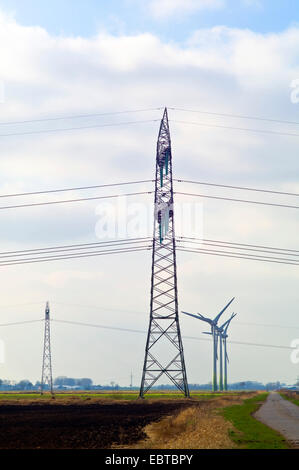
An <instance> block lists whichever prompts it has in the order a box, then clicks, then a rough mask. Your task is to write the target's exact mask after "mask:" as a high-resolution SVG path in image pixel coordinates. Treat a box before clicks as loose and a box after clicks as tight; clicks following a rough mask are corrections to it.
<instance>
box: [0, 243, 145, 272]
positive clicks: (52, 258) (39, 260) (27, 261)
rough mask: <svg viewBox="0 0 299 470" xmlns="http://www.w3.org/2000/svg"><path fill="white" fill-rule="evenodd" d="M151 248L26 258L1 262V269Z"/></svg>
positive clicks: (142, 247) (142, 249)
mask: <svg viewBox="0 0 299 470" xmlns="http://www.w3.org/2000/svg"><path fill="white" fill-rule="evenodd" d="M150 249H151V247H150V246H146V245H144V246H140V247H137V248H133V247H132V248H128V249H118V250H116V249H115V250H112V249H110V250H102V251H95V252H89V253H84V254H71V255H67V256H61V255H60V256H59V255H57V256H48V257H44V258H42V257H35V258H25V259H19V260H11V261H9V262H1V261H0V267H2V266H15V265H20V264H31V263H44V262H48V261H61V260H67V259H75V258H89V257H93V256H103V255H112V254H122V253H135V252H139V251H148V250H150Z"/></svg>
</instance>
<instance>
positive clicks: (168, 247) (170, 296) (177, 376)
mask: <svg viewBox="0 0 299 470" xmlns="http://www.w3.org/2000/svg"><path fill="white" fill-rule="evenodd" d="M163 375H165V376H167V377H168V379H170V381H171V382H172V383H173V384H174V385H175V386H176V387H177V388H178V389H179V390H180V391H181V392H183V393H184V395H185V396H186V397H189V388H188V382H187V375H186V367H185V360H184V351H183V344H182V338H181V331H180V325H179V317H178V291H177V270H176V241H175V232H174V205H173V180H172V154H171V140H170V132H169V123H168V114H167V109H166V108H165V110H164V114H163V118H162V121H161V125H160V130H159V137H158V142H157V155H156V178H155V211H154V234H153V254H152V277H151V303H150V322H149V329H148V336H147V342H146V348H145V359H144V366H143V373H142V380H141V387H140V397H142V398H143V397H144V394H145V393H146V392H148V391H149V390H150V388H151V387H152V386H153V385H154V384H155V383H156V382H157V381H158V380H159V379H160V378H161V377H162V376H163Z"/></svg>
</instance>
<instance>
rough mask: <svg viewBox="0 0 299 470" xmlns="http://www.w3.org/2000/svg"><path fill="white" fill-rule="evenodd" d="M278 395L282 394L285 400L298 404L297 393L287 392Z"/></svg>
mask: <svg viewBox="0 0 299 470" xmlns="http://www.w3.org/2000/svg"><path fill="white" fill-rule="evenodd" d="M280 395H281V396H282V398H285V399H286V400H289V401H291V402H292V403H294V404H295V405H297V406H299V396H298V394H296V395H295V394H294V395H293V394H287V393H283V392H282V393H280ZM296 396H297V397H298V398H295V397H296Z"/></svg>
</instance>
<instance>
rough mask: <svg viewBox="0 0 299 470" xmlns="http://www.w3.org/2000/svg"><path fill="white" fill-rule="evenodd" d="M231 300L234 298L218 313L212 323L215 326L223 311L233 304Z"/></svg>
mask: <svg viewBox="0 0 299 470" xmlns="http://www.w3.org/2000/svg"><path fill="white" fill-rule="evenodd" d="M233 300H235V297H233V298H232V299H231V300H230V301H229V302H228V304H227V305H226V306H225V307H224V308H223V309H222V310H221V312H220V313H218V315H217V316H216V317H215V319H214V323H216V324H217V322H218V320H219V318H220V317H221V315H222V314H223V313H224V312H225V310H226V309H227V308H228V307H229V306H230V304H231V303H232V302H233Z"/></svg>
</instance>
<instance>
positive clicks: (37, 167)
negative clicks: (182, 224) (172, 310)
mask: <svg viewBox="0 0 299 470" xmlns="http://www.w3.org/2000/svg"><path fill="white" fill-rule="evenodd" d="M0 21H1V29H0V55H1V62H0V79H3V80H4V82H5V90H6V100H5V103H2V104H0V122H2V121H7V120H19V119H28V118H29V119H30V118H31V117H33V118H34V117H40V116H41V117H46V116H51V115H52V116H53V115H69V114H72V113H79V114H81V113H82V112H83V113H85V112H105V111H111V110H125V109H138V108H143V107H144V108H148V107H157V106H162V105H164V104H167V105H168V106H181V107H186V108H187V109H188V108H190V109H199V110H202V111H212V112H213V111H215V112H218V111H219V112H223V113H235V114H248V115H260V116H266V117H267V116H269V117H278V118H285V119H290V120H297V118H296V115H297V113H298V109H299V108H298V105H295V104H292V103H291V100H290V92H291V90H290V87H289V84H290V83H291V81H292V80H294V79H296V78H298V77H299V64H298V54H297V52H298V42H299V29H298V28H291V29H288V30H286V31H284V32H281V33H277V34H257V33H254V32H252V31H249V30H239V29H232V28H225V27H217V28H212V29H206V30H200V31H197V32H195V33H194V34H193V35H192V37H190V38H189V41H188V42H186V43H185V44H176V43H167V42H164V41H162V40H161V39H160V38H159V37H157V36H155V35H153V34H148V33H144V34H139V35H131V36H130V35H127V36H125V35H122V36H114V35H111V34H104V33H101V34H99V35H97V36H96V37H94V38H90V39H85V38H80V37H77V38H69V37H62V36H61V37H54V36H51V35H50V34H49V33H47V32H46V31H45V30H44V29H42V28H33V27H31V28H29V27H23V26H21V25H20V24H18V23H17V22H15V21H14V20H12V19H7V18H5V17H4V16H1V17H0ZM160 116H161V112H160V111H157V112H148V113H140V114H136V115H134V114H132V115H122V116H121V117H120V116H114V117H111V116H110V117H109V116H104V117H102V118H88V119H81V120H69V121H65V122H63V123H59V122H56V123H52V124H50V123H48V124H47V125H46V124H37V123H35V124H27V125H25V124H24V125H14V126H1V127H0V134H1V133H4V132H5V133H9V132H12V133H13V132H20V131H22V130H23V131H30V130H32V129H37V130H38V129H43V128H45V127H46V126H49V127H52V128H54V127H56V126H61V127H69V126H70V127H72V126H75V127H76V126H78V125H94V124H102V123H107V122H110V123H113V122H120V121H135V120H139V119H159V118H160ZM170 118H171V123H170V126H171V132H172V142H173V155H174V161H175V175H176V176H177V177H185V176H186V177H192V178H193V179H198V180H203V181H205V180H206V181H212V182H221V183H222V182H223V183H225V184H234V183H237V184H238V185H240V184H244V185H247V186H258V187H264V186H267V187H273V188H274V189H280V188H281V189H282V190H284V189H285V188H296V187H297V186H296V176H295V175H296V174H297V173H298V158H297V154H298V151H297V147H298V141H297V139H296V138H293V139H291V138H285V137H278V136H273V135H271V136H268V135H263V134H254V133H249V132H241V131H236V130H235V131H234V130H228V129H219V128H213V127H205V126H202V127H200V126H191V125H190V126H189V125H184V124H181V123H178V122H174V121H179V120H185V121H196V122H201V123H202V124H208V125H212V126H213V125H215V124H216V125H224V126H232V127H250V128H255V127H259V128H260V129H262V128H268V129H273V130H277V131H284V130H289V129H290V128H289V127H286V126H284V125H282V124H278V123H277V124H274V123H273V124H269V123H266V122H265V123H261V122H255V121H247V120H238V119H233V118H228V117H226V118H225V117H218V118H217V117H215V116H210V115H206V114H198V115H197V114H195V113H183V112H181V113H179V112H178V111H172V110H170ZM4 129H5V131H4ZM291 130H292V132H294V133H296V132H298V131H297V130H296V128H295V127H294V128H293V127H291ZM157 132H158V123H157V122H154V123H148V124H138V125H136V126H133V125H132V126H124V127H122V126H119V127H111V128H109V127H107V128H102V129H101V128H97V129H93V130H88V131H87V130H82V131H73V132H69V133H68V132H62V133H57V134H55V133H53V134H40V135H39V136H23V137H14V138H12V137H11V138H4V137H2V138H1V156H0V187H1V190H0V192H1V193H2V194H3V193H4V192H5V193H7V192H14V191H19V190H24V191H26V190H28V191H30V190H35V189H47V188H55V187H57V188H58V187H66V186H75V185H76V186H77V185H78V186H81V185H88V184H98V183H102V182H109V181H120V180H123V181H124V180H127V181H129V180H132V179H138V178H139V177H140V178H141V179H144V178H146V179H147V178H151V177H152V174H153V169H154V162H155V140H156V137H157ZM188 189H190V188H188ZM202 191H203V190H202ZM206 191H207V189H205V192H206ZM106 192H107V191H106ZM219 192H220V190H218V191H211V192H209V194H215V195H217V194H218V195H219ZM84 194H85V193H84ZM94 194H100V193H99V192H92V193H91V192H90V193H88V196H89V195H90V196H92V195H94ZM221 194H223V193H221ZM73 195H74V196H76V195H78V197H80V196H81V195H82V193H79V192H78V193H74V194H72V196H73ZM79 195H80V196H79ZM229 195H233V194H231V193H229ZM234 196H235V193H234ZM246 197H247V198H248V199H250V198H253V195H252V193H250V194H247V195H246ZM49 199H50V196H49ZM51 199H53V197H51ZM39 200H41V199H39ZM43 200H44V199H43ZM20 202H25V201H24V200H22V201H20ZM3 204H4V201H3ZM96 204H97V202H95V204H94V205H93V204H92V203H91V204H87V205H85V203H82V205H81V204H80V205H79V204H78V205H75V206H72V207H71V206H67V205H65V206H62V205H61V206H60V207H59V208H58V207H57V206H56V207H55V206H52V208H50V207H49V208H47V209H41V208H40V209H34V208H33V209H28V210H27V209H26V210H25V209H24V210H19V211H10V212H5V211H1V214H0V215H1V234H0V236H1V246H2V248H1V251H5V250H8V249H10V248H11V247H12V245H13V249H22V248H23V247H24V246H25V245H26V248H27V247H28V248H34V247H36V246H50V245H48V243H49V242H50V241H51V246H53V245H59V244H64V242H65V241H68V242H69V243H80V242H82V243H83V242H85V241H86V242H87V243H88V242H90V241H91V242H92V241H96V240H95V234H94V228H95V224H96V215H95V211H94V208H95V206H96ZM1 205H2V203H1ZM250 207H251V206H250ZM204 222H205V226H204V233H205V237H206V238H216V237H218V236H219V233H221V236H222V237H223V239H224V240H229V241H240V242H241V243H251V242H252V243H256V244H264V245H273V246H281V247H288V246H290V247H292V248H294V249H296V248H297V246H296V243H297V238H296V234H297V233H298V227H297V222H296V220H295V218H294V213H293V212H292V211H291V212H287V211H285V212H283V213H282V212H279V213H278V212H274V210H273V211H268V210H263V211H261V212H259V209H257V208H256V209H254V210H253V208H252V207H251V209H250V210H249V209H248V210H247V206H245V205H237V203H236V204H235V205H234V206H231V205H229V204H224V203H223V204H220V203H219V204H218V203H212V202H209V203H205V210H204ZM140 256H141V255H140ZM215 258H216V257H211V258H208V257H199V258H198V259H197V258H195V257H193V258H192V263H190V265H191V266H192V269H191V268H188V270H186V271H184V265H183V264H179V266H178V274H179V282H180V284H179V292H180V302H181V304H180V306H181V308H183V307H185V308H189V306H191V307H192V306H193V305H194V306H195V305H198V303H199V300H200V303H201V302H205V303H206V305H211V308H210V310H211V311H212V310H213V308H214V303H213V305H212V304H211V299H213V300H214V295H215V286H217V304H219V305H221V304H222V302H223V301H225V300H226V297H227V295H228V294H227V292H230V291H232V290H233V291H234V292H233V293H235V295H236V297H238V298H239V307H240V319H241V316H242V317H243V320H244V321H246V320H249V319H250V318H251V315H254V316H255V320H257V321H258V317H259V315H260V316H261V317H262V316H263V315H265V312H266V313H267V312H271V315H273V319H272V320H271V321H270V320H269V321H268V322H269V323H270V322H272V323H275V322H276V323H279V321H280V320H279V316H280V314H281V311H285V305H284V304H285V302H286V301H287V302H289V309H288V312H289V313H288V315H289V317H288V318H289V323H290V324H292V317H291V316H292V315H295V313H294V314H293V313H292V312H296V305H297V304H298V299H297V298H296V295H297V294H294V293H293V294H292V296H291V297H290V295H289V293H290V292H291V291H292V289H293V287H294V286H296V285H297V284H298V279H295V274H294V271H292V268H291V269H289V268H288V267H280V266H271V269H270V267H269V266H266V267H265V265H263V264H262V263H261V264H255V263H253V262H249V261H248V263H247V264H246V261H244V262H243V261H236V260H232V261H229V260H223V259H218V258H217V261H216V259H215ZM178 259H179V260H181V259H182V257H181V255H180V257H178ZM60 266H61V265H60V264H56V263H47V264H44V265H43V264H39V265H35V266H31V265H26V266H22V267H19V268H9V270H3V269H2V268H1V270H0V281H1V285H2V292H3V295H2V303H3V304H4V303H5V304H9V303H11V302H12V300H11V298H12V297H14V296H15V295H16V294H15V293H16V292H17V294H18V297H19V300H20V303H21V302H22V299H23V298H26V299H30V297H31V298H32V300H33V301H34V300H35V299H36V298H38V300H39V299H41V298H44V299H45V301H46V300H47V299H53V298H54V300H55V296H56V293H57V291H59V295H60V298H61V297H62V289H60V286H61V285H63V286H64V290H63V297H64V300H65V299H66V301H67V299H69V301H70V302H73V303H75V304H77V303H78V304H84V303H88V304H95V305H100V306H101V305H110V306H111V307H112V308H113V307H114V306H115V305H119V306H121V307H122V308H124V309H129V310H135V311H140V312H144V311H146V310H147V308H148V304H149V280H150V258H146V257H144V258H140V257H139V255H138V256H137V255H136V256H134V255H123V258H120V257H118V256H117V257H114V258H113V257H112V256H111V257H109V259H108V257H107V258H105V257H101V258H92V259H88V260H86V259H85V260H84V261H83V260H80V261H78V260H76V261H65V262H64V265H63V267H64V271H62V272H60V271H59V269H60ZM276 268H277V269H276ZM97 271H100V272H103V273H105V274H104V276H103V277H102V278H101V279H99V280H98V279H97V277H96V276H95V274H94V272H97ZM89 273H92V274H89ZM185 278H188V281H189V280H190V279H191V281H192V282H190V284H187V282H185V281H184V279H185ZM281 279H282V281H281V284H279V281H280V280H281ZM272 280H273V285H274V286H275V294H276V292H278V288H277V289H276V286H279V289H280V292H279V295H280V299H277V295H278V294H276V295H275V299H274V300H271V295H270V294H271V282H272ZM295 281H296V282H295ZM74 283H75V285H76V288H75V289H74V288H73V285H74ZM265 284H266V290H267V292H268V295H267V299H266V300H265V299H264V293H265V292H264V291H265ZM78 286H79V287H78ZM83 286H84V288H83ZM246 289H247V290H246ZM132 292H133V293H134V295H132ZM246 292H247V293H248V292H249V293H250V295H249V294H246ZM294 292H297V291H295V290H294ZM244 298H245V300H244ZM222 299H223V300H222ZM14 301H15V299H14ZM191 307H190V308H191ZM197 309H198V310H200V309H201V308H200V306H199V305H198V307H197ZM252 312H254V313H252ZM83 313H84V320H85V321H89V320H90V315H89V313H88V311H87V312H83ZM83 313H82V311H79V310H71V312H70V316H71V315H72V318H73V317H75V319H76V320H77V321H80V320H81V319H82V317H83ZM18 314H19V312H16V315H18ZM55 314H56V315H58V317H57V318H59V311H58V309H55ZM63 314H64V311H62V313H61V315H63ZM97 314H98V318H97V321H98V322H99V323H102V324H105V323H107V324H109V323H111V321H112V315H110V314H109V315H108V314H106V313H105V315H104V314H102V313H98V312H97ZM5 315H6V316H7V318H6V317H5ZM101 315H102V316H101ZM39 316H40V314H38V312H37V313H36V317H37V318H39ZM25 319H26V318H25ZM28 319H30V318H28ZM5 321H10V316H9V314H8V313H7V312H6V311H5V312H3V322H5ZM93 321H94V322H95V321H96V319H95V318H93ZM113 321H114V322H115V324H118V325H119V326H124V324H126V326H128V325H127V322H128V318H127V316H124V315H123V314H121V313H119V314H117V315H116V316H115V317H114V316H113ZM138 321H139V322H140V324H139V325H138V328H139V327H140V328H146V327H147V323H148V318H147V317H145V316H141V317H140V319H139V320H138ZM293 321H295V317H294V320H293ZM264 322H265V321H264ZM130 326H132V327H135V328H136V325H134V322H133V321H132V324H131V325H130ZM57 328H58V326H57ZM5 334H7V335H8V337H7V341H8V342H9V341H11V344H16V343H18V340H19V341H21V339H22V340H23V336H22V332H19V333H17V332H15V330H14V333H13V334H11V336H9V333H5ZM69 334H70V333H69ZM185 334H187V333H185ZM254 334H255V331H253V333H252V336H254ZM18 335H19V336H18ZM57 335H58V337H59V331H58V332H57ZM120 335H121V334H120ZM70 336H71V334H70ZM99 336H100V335H99ZM111 338H112V336H110V335H108V334H106V335H105V336H104V335H102V336H101V337H100V339H99V344H100V345H101V347H102V348H103V350H105V352H106V354H107V355H109V357H110V353H111V357H112V349H114V350H115V344H116V343H117V340H118V339H119V336H118V337H116V340H115V343H113V341H112V340H111ZM113 338H115V337H114V336H113ZM126 338H127V337H126ZM251 339H253V338H251ZM81 340H82V339H81ZM57 341H58V340H57ZM82 341H83V340H82ZM130 341H131V340H127V342H128V344H129V343H130ZM144 341H145V338H141V341H140V343H138V344H137V342H136V343H135V342H134V348H132V349H130V348H129V347H128V348H127V349H128V361H129V360H130V361H131V364H132V367H133V368H135V369H136V376H137V374H138V373H139V371H140V363H139V362H138V360H137V359H136V358H137V357H139V358H140V357H142V355H143V351H144ZM271 341H272V342H273V343H274V342H277V343H278V344H279V343H280V342H281V340H280V337H279V335H277V336H276V337H273V338H272V340H271ZM72 342H73V340H72V338H71V339H70V341H69V343H68V345H67V346H68V347H69V346H70V343H72ZM20 344H21V343H20ZM61 344H62V345H61V351H62V354H61V357H63V352H64V351H65V350H64V349H63V348H64V347H65V346H63V344H64V343H63V340H61ZM136 345H137V346H136ZM72 346H73V348H74V350H75V346H74V344H73V345H72ZM87 346H88V347H89V346H90V345H89V344H88V345H87ZM135 346H136V347H135ZM94 347H98V346H94ZM136 348H137V349H136ZM138 348H139V349H138ZM8 350H9V348H8ZM20 354H21V349H20ZM190 354H191V352H190ZM94 356H95V357H97V356H101V354H96V353H95V354H94ZM8 357H9V356H8ZM190 357H191V356H190ZM192 357H193V356H192ZM233 360H234V361H236V362H237V365H236V372H235V376H234V379H236V380H237V379H238V374H241V372H242V367H241V365H240V364H239V363H238V361H237V359H233ZM80 361H81V359H80V358H78V361H77V363H78V367H80V364H81V367H82V368H83V367H85V363H84V362H83V361H82V362H80ZM29 362H30V361H29ZM4 367H6V366H5V365H4ZM38 367H39V366H38ZM87 367H88V369H87V370H86V374H90V375H92V376H93V377H96V378H97V380H99V381H101V377H100V376H98V375H97V374H100V373H99V372H98V368H97V367H96V368H94V367H93V366H92V365H90V364H88V365H87ZM101 367H102V369H101V374H102V373H103V374H104V377H105V375H106V376H107V375H108V374H109V375H110V373H111V372H110V371H111V370H113V371H114V372H113V373H114V374H116V379H117V374H118V373H120V374H121V372H119V369H118V367H119V366H118V364H117V360H115V364H112V363H110V364H108V365H107V364H102V366H101ZM130 367H131V365H130ZM288 367H289V366H288V364H286V365H285V367H284V364H283V365H282V368H281V370H282V373H283V370H284V369H286V370H288V372H287V374H288V375H289V376H290V375H291V372H292V371H291V370H290V368H289V369H288ZM113 368H114V369H113ZM14 370H15V369H14V368H13V367H8V366H7V368H6V369H4V370H3V374H2V375H3V376H8V375H9V374H11V375H13V373H14ZM207 371H208V367H207ZM61 372H63V371H62V370H61ZM129 372H130V371H129ZM67 373H68V372H67ZM256 373H257V374H259V373H260V374H261V375H260V376H259V377H256V378H264V376H263V377H262V372H260V370H259V369H256ZM24 374H26V375H28V376H30V374H33V375H34V374H35V372H34V371H33V369H30V368H28V371H27V372H26V371H25V370H24ZM122 375H123V374H122ZM128 375H129V374H128ZM191 378H192V377H191ZM191 378H190V380H191ZM253 378H255V377H253ZM270 378H271V377H265V380H267V379H269V380H270ZM274 378H275V377H273V379H274ZM278 378H279V377H278ZM196 380H200V377H199V378H198V377H197V378H196ZM136 381H137V378H136Z"/></svg>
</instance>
